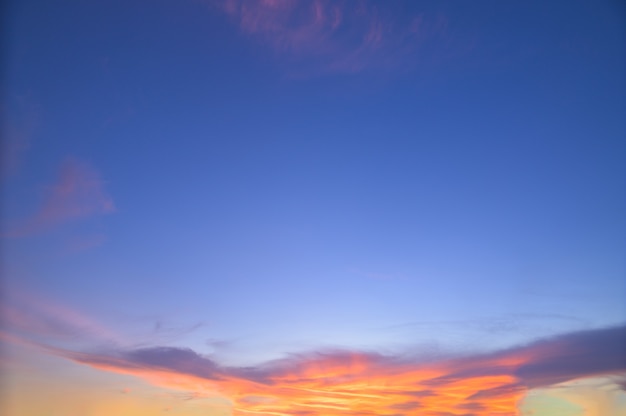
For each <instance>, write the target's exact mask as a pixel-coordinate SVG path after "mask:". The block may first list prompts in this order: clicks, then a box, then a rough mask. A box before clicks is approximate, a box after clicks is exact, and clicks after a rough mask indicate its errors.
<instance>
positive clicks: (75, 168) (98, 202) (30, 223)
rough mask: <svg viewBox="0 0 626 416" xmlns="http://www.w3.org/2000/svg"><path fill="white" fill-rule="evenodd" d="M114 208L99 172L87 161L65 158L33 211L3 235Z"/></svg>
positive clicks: (22, 233)
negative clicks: (53, 180)
mask: <svg viewBox="0 0 626 416" xmlns="http://www.w3.org/2000/svg"><path fill="white" fill-rule="evenodd" d="M113 212H115V204H114V202H113V199H112V198H111V196H110V195H109V194H108V193H107V192H106V190H105V189H104V181H103V180H102V179H101V178H100V174H99V173H98V172H97V171H96V170H95V169H93V168H92V167H91V166H89V165H88V164H87V163H85V162H82V161H79V160H77V159H73V158H70V159H67V160H66V161H65V162H63V163H62V165H61V167H60V169H59V173H58V177H57V180H56V181H55V182H54V183H53V184H52V185H50V186H48V187H47V188H46V190H45V197H44V200H43V203H42V204H41V206H40V207H39V209H38V210H37V212H36V213H35V214H34V215H32V216H30V217H28V218H26V219H23V220H22V221H21V223H20V224H18V225H16V226H13V227H9V231H8V232H7V233H6V236H7V237H24V236H28V235H32V234H37V233H40V232H43V231H45V230H48V229H50V228H53V227H54V226H57V225H59V224H62V223H65V222H67V221H70V220H75V219H81V218H88V217H91V216H94V215H104V214H110V213H113Z"/></svg>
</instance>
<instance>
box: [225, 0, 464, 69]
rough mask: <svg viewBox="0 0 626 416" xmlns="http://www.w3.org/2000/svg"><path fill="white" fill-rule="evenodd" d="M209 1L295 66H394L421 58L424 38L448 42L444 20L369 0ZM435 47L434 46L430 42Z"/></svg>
mask: <svg viewBox="0 0 626 416" xmlns="http://www.w3.org/2000/svg"><path fill="white" fill-rule="evenodd" d="M214 4H216V5H217V7H218V8H219V9H220V10H222V11H223V12H224V13H225V14H227V15H228V16H229V17H230V19H231V20H232V21H233V22H234V24H236V25H237V26H238V28H239V29H240V30H241V32H243V33H245V34H247V35H248V36H250V37H251V38H253V39H255V40H256V41H258V42H260V43H261V44H262V45H265V46H266V47H269V48H270V49H271V50H272V51H273V52H274V53H275V54H276V56H277V57H279V58H282V59H286V60H287V62H288V63H289V64H290V65H291V66H292V69H293V68H295V69H296V71H302V72H307V71H308V72H309V75H310V74H311V73H318V74H319V73H355V72H361V71H365V70H399V69H407V68H410V67H412V66H414V65H415V63H416V61H418V60H422V59H424V58H425V52H426V49H427V48H425V46H427V45H428V44H432V43H436V44H437V47H438V48H439V49H442V50H443V49H445V48H449V47H450V45H451V44H452V43H451V42H450V41H449V31H448V22H447V20H446V19H445V18H444V17H443V16H425V15H424V14H416V15H408V16H404V19H402V20H401V19H398V18H397V17H392V14H391V13H389V7H390V5H389V4H385V3H374V2H370V1H358V2H357V1H335V2H331V1H327V0H313V1H304V2H301V1H295V0H262V1H257V0H224V1H216V2H214ZM435 49H437V48H435Z"/></svg>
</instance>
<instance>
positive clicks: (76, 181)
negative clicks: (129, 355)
mask: <svg viewBox="0 0 626 416" xmlns="http://www.w3.org/2000/svg"><path fill="white" fill-rule="evenodd" d="M6 7H7V13H6V16H7V17H6V25H5V36H6V39H7V42H6V48H5V49H6V51H5V65H4V78H5V83H4V89H3V97H2V98H3V105H2V113H3V118H4V123H3V124H4V130H5V132H4V134H3V136H4V139H3V146H4V151H3V154H4V159H3V166H4V167H5V169H4V170H3V172H2V181H3V184H2V189H3V191H2V192H3V194H2V195H3V197H2V203H3V207H2V213H3V214H2V234H3V237H2V247H3V253H4V254H3V258H4V260H3V263H4V264H3V268H4V272H3V275H5V277H4V279H3V286H4V289H3V290H4V292H5V297H6V298H7V304H10V305H17V306H15V307H16V308H17V309H19V310H22V311H24V310H26V309H28V308H31V307H32V305H37V304H40V303H45V304H48V302H49V303H50V304H55V305H57V304H58V305H65V306H63V308H62V309H63V310H66V309H65V308H67V310H70V309H71V310H76V311H81V312H80V314H81V316H82V315H84V316H89V317H90V318H89V322H98V323H99V324H98V325H97V327H98V328H100V325H102V327H106V328H108V329H107V331H108V332H107V334H109V333H115V334H116V335H115V336H112V335H111V337H112V338H115V339H116V341H115V342H122V341H120V340H122V339H123V340H124V341H123V342H122V343H125V345H134V346H136V345H142V346H145V345H170V346H176V347H181V348H183V347H184V348H191V349H192V350H194V351H196V352H197V353H199V354H210V355H211V357H213V358H214V359H216V360H218V361H219V360H221V362H223V363H227V364H228V365H253V364H257V363H259V362H263V361H266V360H272V359H277V358H280V357H283V356H284V355H285V354H288V353H294V352H299V351H311V350H317V349H323V348H331V347H332V348H342V349H343V348H346V349H355V350H360V351H361V350H367V351H372V350H375V351H385V352H390V353H397V352H398V351H406V350H407V349H411V348H416V347H415V346H420V347H419V348H421V349H427V350H429V349H433V348H434V349H436V350H437V351H443V352H445V353H446V354H447V353H454V354H457V353H458V352H459V351H463V352H466V353H467V352H472V353H478V352H480V353H485V352H490V351H495V350H498V349H502V348H511V347H515V346H518V345H525V344H527V343H529V342H531V341H535V340H537V339H540V338H544V337H550V336H555V335H560V334H564V333H569V332H572V331H582V330H590V329H595V328H605V327H611V326H615V325H623V323H624V317H625V315H626V305H625V304H624V297H623V295H624V293H626V281H625V280H624V276H625V275H626V270H625V269H626V262H625V261H624V260H625V258H624V253H625V252H626V239H625V237H624V236H625V235H626V221H625V216H624V212H626V192H625V190H626V141H625V140H624V133H625V125H624V124H625V121H624V114H625V111H624V110H626V101H625V94H624V91H625V90H624V87H625V85H624V76H623V74H624V73H626V71H625V69H626V68H625V61H624V50H625V49H624V46H625V45H624V39H625V38H624V36H623V34H624V28H625V22H624V10H623V7H622V6H621V5H619V4H617V2H609V1H606V2H590V1H573V2H572V1H568V2H549V3H547V4H546V3H544V2H538V1H536V2H506V3H502V2H496V1H480V2H475V3H463V4H460V3H458V2H438V3H422V2H408V1H396V2H383V1H378V2H377V1H362V2H346V1H336V2H335V1H323V0H319V1H310V2H307V1H305V2H301V3H294V2H290V1H287V0H284V1H269V0H267V1H251V0H242V1H224V2H221V1H178V2H172V1H165V0H162V1H144V0H132V1H107V2H104V1H95V2H88V3H85V2H80V1H70V2H66V3H64V4H63V5H59V4H52V3H49V2H43V1H39V0H25V1H20V2H9V4H8V5H7V6H6ZM33 298H36V299H47V300H45V301H37V302H35V301H33V300H32V299H33ZM24 299H26V300H25V301H24ZM28 299H30V300H28ZM24 302H25V303H24ZM22 303H23V304H22ZM20 305H22V306H20ZM23 305H31V306H23ZM35 309H37V308H35ZM43 310H45V308H43ZM54 310H59V309H58V308H55V309H54ZM24 313H26V312H24ZM40 313H43V312H42V311H41V309H39V311H38V312H28V313H26V314H27V315H29V314H32V316H39V314H40ZM47 313H48V312H46V314H47ZM8 315H10V314H8V313H7V316H8ZM61 315H62V316H64V317H67V315H68V314H61ZM72 316H74V315H72ZM59 319H61V318H59ZM63 319H66V318H63ZM81 319H82V318H81ZM85 319H86V318H85ZM7 321H10V322H12V321H11V319H10V318H7ZM70 321H71V320H70ZM64 322H65V321H64ZM71 322H73V323H71ZM71 322H70V324H71V325H78V327H79V328H83V329H84V328H86V327H91V323H90V324H86V323H85V322H86V321H80V322H82V323H80V322H79V323H76V321H71ZM70 324H68V325H70ZM12 325H13V326H17V327H19V324H18V323H15V322H12V323H10V324H7V325H5V326H6V327H7V328H12ZM22 329H23V328H22ZM31 329H32V328H31ZM7 331H9V332H10V330H9V329H7ZM99 331H100V330H99V329H98V330H96V329H94V330H93V331H92V332H93V333H98V334H100V332H99ZM18 332H19V331H18ZM44 332H45V331H44ZM88 332H89V331H88ZM48 335H50V334H48ZM92 335H93V334H92ZM41 337H44V334H38V335H37V336H36V337H35V338H37V339H38V340H39V341H38V342H40V343H43V344H45V345H48V346H50V345H57V342H58V341H59V340H56V341H54V340H48V341H45V340H42V339H40V338H41ZM85 337H86V339H85V340H83V341H85V342H87V340H88V339H91V338H90V336H88V334H87V335H86V336H85ZM111 337H109V336H108V335H107V336H105V337H104V338H106V339H108V340H109V341H111V339H112V338H111ZM27 338H28V337H27ZM97 338H98V339H100V340H102V339H101V337H100V335H99V336H98V337H97ZM29 339H30V338H29ZM32 341H33V340H32V339H31V340H30V341H29V342H32ZM92 341H93V340H92ZM66 342H68V341H67V340H64V341H63V343H64V345H65V343H66ZM72 342H77V343H78V344H76V345H79V344H81V342H82V341H79V340H76V339H73V341H72ZM90 342H91V341H90ZM94 342H95V341H94ZM107 342H108V341H107ZM57 346H58V345H57ZM65 347H66V348H69V349H71V350H72V351H76V350H77V349H79V348H78V347H77V346H74V347H72V346H71V345H65ZM53 355H54V354H53Z"/></svg>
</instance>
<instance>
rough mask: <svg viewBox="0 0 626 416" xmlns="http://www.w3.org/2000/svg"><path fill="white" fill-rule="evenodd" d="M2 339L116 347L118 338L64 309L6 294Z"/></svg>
mask: <svg viewBox="0 0 626 416" xmlns="http://www.w3.org/2000/svg"><path fill="white" fill-rule="evenodd" d="M0 318H1V321H0V322H1V323H2V325H0V329H1V331H0V332H1V333H2V334H3V336H5V337H6V338H11V339H13V340H22V341H23V342H24V343H26V344H30V345H36V346H45V345H48V346H49V345H57V344H60V345H68V344H73V345H75V344H76V343H77V342H78V343H80V344H84V345H92V344H96V343H97V344H107V345H108V344H117V343H119V341H120V337H119V336H118V335H117V334H116V333H115V332H114V331H112V330H110V329H108V328H106V327H104V326H103V325H101V324H100V323H98V322H96V321H95V320H94V319H92V318H90V317H89V316H87V315H86V314H84V313H81V312H79V311H77V310H75V309H72V308H69V307H67V306H66V305H63V304H60V303H57V302H53V301H51V300H50V299H47V298H44V297H41V296H37V295H34V294H32V293H27V292H24V291H16V290H11V291H10V293H9V292H7V291H5V293H4V298H3V302H2V303H1V304H0Z"/></svg>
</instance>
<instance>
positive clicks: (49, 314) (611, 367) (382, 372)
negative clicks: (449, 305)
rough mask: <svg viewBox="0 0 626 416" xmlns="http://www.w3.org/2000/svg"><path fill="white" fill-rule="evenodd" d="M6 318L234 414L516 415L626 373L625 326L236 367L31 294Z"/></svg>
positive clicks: (68, 349)
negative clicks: (449, 350)
mask: <svg viewBox="0 0 626 416" xmlns="http://www.w3.org/2000/svg"><path fill="white" fill-rule="evenodd" d="M18 301H19V302H18ZM2 318H3V325H2V331H0V335H1V337H0V339H2V340H3V341H4V342H12V343H21V344H26V345H31V346H32V345H34V346H36V347H38V348H40V349H43V350H45V351H47V352H48V353H50V354H54V355H57V356H61V357H64V358H66V359H69V360H72V361H74V362H76V363H80V364H84V365H88V366H90V367H93V368H96V369H100V370H103V371H108V372H115V373H121V374H126V375H132V376H135V377H139V378H141V379H143V380H146V381H148V382H150V383H152V384H154V385H157V386H163V387H167V388H174V389H177V390H179V391H181V392H182V393H183V394H182V395H181V400H189V399H195V398H203V397H216V396H220V397H224V398H227V399H228V400H230V402H231V403H232V406H233V414H235V415H249V414H265V415H320V414H323V415H327V416H334V415H346V414H359V415H388V416H392V415H400V414H402V415H416V414H419V415H421V416H435V415H461V414H490V415H511V416H513V415H518V414H519V411H520V406H522V405H523V403H524V398H525V397H526V396H527V393H528V392H529V391H537V389H539V390H545V391H546V392H548V393H546V394H551V395H553V396H556V395H558V396H560V397H565V398H567V397H570V396H572V395H571V394H569V395H568V393H567V392H568V391H570V390H571V391H574V390H572V389H576V390H575V391H591V387H589V386H582V387H581V384H580V383H578V384H577V380H583V379H588V378H590V377H592V378H593V377H595V378H596V379H599V380H602V379H603V380H609V381H610V383H608V382H605V385H603V386H600V390H601V391H599V392H595V393H589V394H587V396H588V397H595V396H598V397H600V398H601V399H602V403H605V404H604V405H603V406H604V407H603V408H610V406H613V405H612V403H614V402H615V399H614V396H615V394H617V392H618V391H623V384H624V383H623V380H624V377H625V376H626V356H624V351H625V350H626V326H618V327H611V328H601V329H590V330H584V331H577V332H572V333H567V334H563V335H560V336H555V337H552V338H546V339H541V340H538V341H535V342H532V343H529V344H526V345H522V346H517V347H515V348H509V349H505V350H499V351H494V352H491V353H483V354H465V355H451V354H448V355H444V354H441V355H439V356H432V355H428V356H421V355H420V354H419V353H418V354H412V353H411V352H410V351H409V354H404V355H402V354H396V355H389V354H381V353H376V352H364V351H354V350H324V351H313V352H308V353H299V354H291V355H288V356H286V357H285V358H283V359H279V360H274V361H269V362H265V363H261V364H259V365H256V366H248V367H234V366H225V365H222V364H220V363H219V362H217V361H216V360H214V359H213V358H211V357H209V356H206V355H203V354H200V353H198V352H196V351H193V350H192V349H189V348H181V347H172V346H163V345H151V346H145V345H143V346H141V347H137V344H136V343H135V344H132V343H128V342H122V341H120V340H119V337H117V336H116V335H115V334H113V333H111V331H108V330H106V329H105V328H104V327H103V326H102V325H99V324H98V323H97V322H95V321H94V320H92V319H90V318H88V317H86V316H84V315H83V314H80V313H77V312H76V311H73V310H71V309H70V308H67V307H64V306H62V305H58V304H54V303H52V302H50V301H46V300H42V299H37V298H34V297H32V296H26V297H24V298H23V299H22V298H20V299H18V297H16V296H12V297H11V302H8V303H5V304H3V309H2ZM607 383H608V384H607ZM554 386H558V388H556V387H554ZM607 386H608V387H607ZM620 389H621V390H620ZM596 390H597V389H596ZM594 394H595V396H594ZM585 400H586V399H580V400H579V401H580V402H581V403H587V402H588V401H589V400H587V401H585ZM599 408H600V407H599Z"/></svg>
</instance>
